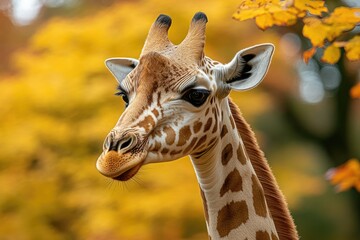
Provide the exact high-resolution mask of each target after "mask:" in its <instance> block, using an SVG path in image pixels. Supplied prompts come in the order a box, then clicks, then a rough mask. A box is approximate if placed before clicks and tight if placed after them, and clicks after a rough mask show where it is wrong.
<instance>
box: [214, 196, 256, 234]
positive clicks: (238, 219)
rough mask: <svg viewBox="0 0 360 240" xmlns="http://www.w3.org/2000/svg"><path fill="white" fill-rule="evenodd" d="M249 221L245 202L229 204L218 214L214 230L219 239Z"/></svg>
mask: <svg viewBox="0 0 360 240" xmlns="http://www.w3.org/2000/svg"><path fill="white" fill-rule="evenodd" d="M248 219H249V210H248V206H247V205H246V202H245V201H240V202H234V201H232V202H230V203H228V204H226V205H225V206H224V207H223V208H222V209H221V210H220V211H219V213H218V216H217V225H216V229H217V231H218V233H219V235H220V237H225V236H227V235H228V234H229V233H230V232H231V230H233V229H236V228H238V227H239V226H240V225H241V224H243V223H246V221H247V220H248Z"/></svg>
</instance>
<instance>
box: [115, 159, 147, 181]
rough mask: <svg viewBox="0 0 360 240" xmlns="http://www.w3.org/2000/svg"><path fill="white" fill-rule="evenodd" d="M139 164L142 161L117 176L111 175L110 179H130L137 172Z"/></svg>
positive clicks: (140, 164)
mask: <svg viewBox="0 0 360 240" xmlns="http://www.w3.org/2000/svg"><path fill="white" fill-rule="evenodd" d="M141 166H142V162H141V163H139V164H137V165H135V166H134V167H132V168H130V169H129V170H126V171H125V172H123V173H121V174H120V175H119V176H117V177H112V179H114V180H117V181H122V182H125V181H127V180H130V179H131V178H132V177H134V176H135V175H136V174H137V172H138V171H139V170H140V168H141Z"/></svg>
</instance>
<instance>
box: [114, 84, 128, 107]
mask: <svg viewBox="0 0 360 240" xmlns="http://www.w3.org/2000/svg"><path fill="white" fill-rule="evenodd" d="M118 90H119V91H118V92H116V93H115V95H116V96H121V97H122V99H123V101H124V102H125V107H127V106H128V105H129V98H128V96H127V93H126V92H125V91H124V90H122V89H119V88H118Z"/></svg>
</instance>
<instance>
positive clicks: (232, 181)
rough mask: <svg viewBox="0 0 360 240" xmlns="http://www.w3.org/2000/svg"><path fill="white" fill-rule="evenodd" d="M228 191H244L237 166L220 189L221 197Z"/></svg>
mask: <svg viewBox="0 0 360 240" xmlns="http://www.w3.org/2000/svg"><path fill="white" fill-rule="evenodd" d="M228 191H231V192H239V191H242V178H241V176H240V173H239V171H238V170H237V169H236V168H235V169H234V170H233V171H232V172H230V173H229V175H227V177H226V178H225V181H224V184H223V185H222V187H221V189H220V197H222V196H224V194H225V193H227V192H228Z"/></svg>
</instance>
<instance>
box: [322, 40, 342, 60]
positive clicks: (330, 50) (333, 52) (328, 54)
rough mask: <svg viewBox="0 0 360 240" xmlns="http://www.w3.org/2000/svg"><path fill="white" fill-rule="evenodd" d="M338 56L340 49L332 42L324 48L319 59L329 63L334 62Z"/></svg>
mask: <svg viewBox="0 0 360 240" xmlns="http://www.w3.org/2000/svg"><path fill="white" fill-rule="evenodd" d="M340 56H341V52H340V49H339V48H338V47H336V46H334V45H333V44H332V45H330V46H328V47H327V48H326V49H325V51H324V55H323V56H322V58H321V61H323V62H326V63H329V64H335V63H337V62H338V61H339V58H340Z"/></svg>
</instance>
